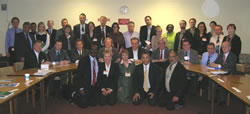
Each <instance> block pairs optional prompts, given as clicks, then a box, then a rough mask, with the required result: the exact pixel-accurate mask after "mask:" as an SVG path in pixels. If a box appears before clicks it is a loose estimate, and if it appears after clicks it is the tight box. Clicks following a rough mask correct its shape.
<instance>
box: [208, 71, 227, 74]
mask: <svg viewBox="0 0 250 114" xmlns="http://www.w3.org/2000/svg"><path fill="white" fill-rule="evenodd" d="M211 73H212V74H214V75H218V74H226V73H227V71H211Z"/></svg>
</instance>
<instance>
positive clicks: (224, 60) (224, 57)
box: [222, 54, 226, 65]
mask: <svg viewBox="0 0 250 114" xmlns="http://www.w3.org/2000/svg"><path fill="white" fill-rule="evenodd" d="M225 63H226V55H225V54H223V63H222V65H224V64H225Z"/></svg>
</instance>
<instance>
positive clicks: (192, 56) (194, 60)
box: [178, 49, 200, 64]
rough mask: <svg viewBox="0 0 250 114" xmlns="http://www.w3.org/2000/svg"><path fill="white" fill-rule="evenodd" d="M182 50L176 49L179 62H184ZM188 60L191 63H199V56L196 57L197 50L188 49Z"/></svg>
mask: <svg viewBox="0 0 250 114" xmlns="http://www.w3.org/2000/svg"><path fill="white" fill-rule="evenodd" d="M184 56H185V54H184V50H183V49H181V50H179V51H178V57H179V60H180V61H181V62H184V61H185V60H184ZM189 62H190V63H191V64H200V61H199V58H198V53H197V51H195V50H193V49H190V54H189Z"/></svg>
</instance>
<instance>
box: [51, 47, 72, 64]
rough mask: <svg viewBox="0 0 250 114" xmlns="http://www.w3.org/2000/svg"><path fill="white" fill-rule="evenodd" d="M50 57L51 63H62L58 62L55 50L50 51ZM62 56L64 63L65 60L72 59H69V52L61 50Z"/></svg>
mask: <svg viewBox="0 0 250 114" xmlns="http://www.w3.org/2000/svg"><path fill="white" fill-rule="evenodd" d="M48 56H49V57H48V58H49V61H51V62H60V61H57V56H56V50H55V48H52V49H51V50H49V53H48ZM60 56H61V61H63V60H67V61H70V58H69V55H68V53H67V51H65V50H63V49H61V50H60Z"/></svg>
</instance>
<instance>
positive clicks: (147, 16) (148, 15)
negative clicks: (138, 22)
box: [144, 15, 152, 20]
mask: <svg viewBox="0 0 250 114" xmlns="http://www.w3.org/2000/svg"><path fill="white" fill-rule="evenodd" d="M147 18H149V19H150V20H152V18H151V16H149V15H147V16H145V18H144V19H145V20H146V19H147Z"/></svg>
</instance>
